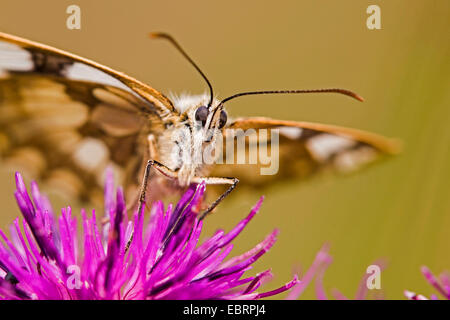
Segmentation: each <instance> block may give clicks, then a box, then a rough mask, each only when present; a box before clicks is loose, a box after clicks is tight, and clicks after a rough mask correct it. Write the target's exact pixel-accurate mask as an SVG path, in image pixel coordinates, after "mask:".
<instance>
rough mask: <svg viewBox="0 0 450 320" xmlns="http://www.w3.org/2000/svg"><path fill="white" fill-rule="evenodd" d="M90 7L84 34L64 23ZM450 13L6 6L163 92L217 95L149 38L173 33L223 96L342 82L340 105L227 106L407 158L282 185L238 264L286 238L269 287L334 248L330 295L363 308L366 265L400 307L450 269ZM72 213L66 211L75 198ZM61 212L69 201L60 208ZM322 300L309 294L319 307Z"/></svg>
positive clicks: (301, 6) (233, 206) (9, 187)
mask: <svg viewBox="0 0 450 320" xmlns="http://www.w3.org/2000/svg"><path fill="white" fill-rule="evenodd" d="M70 4H78V5H79V6H80V7H81V12H82V29H81V30H68V29H67V28H66V18H67V14H66V13H65V10H66V8H67V6H68V5H70ZM370 4H378V5H379V6H380V7H381V19H382V22H381V23H382V30H368V29H367V28H366V18H367V16H368V15H367V14H366V8H367V7H368V5H370ZM449 21H450V2H449V1H446V0H441V1H431V0H430V1H411V0H391V1H387V0H384V1H380V0H372V1H362V0H353V1H312V0H310V1H234V0H233V1H164V2H163V1H98V0H97V1H87V0H84V1H81V0H77V1H43V0H40V1H33V2H32V1H23V0H14V1H8V0H1V6H0V30H1V31H4V32H8V33H11V34H15V35H20V36H23V37H25V38H29V39H32V40H36V41H39V42H42V43H45V44H49V45H52V46H55V47H58V48H61V49H65V50H68V51H71V52H73V53H76V54H79V55H82V56H84V57H87V58H91V59H93V60H96V61H98V62H100V63H103V64H105V65H108V66H110V67H113V68H115V69H117V70H120V71H124V72H126V73H128V74H129V75H131V76H134V77H136V78H138V79H140V80H142V81H144V82H146V83H148V84H150V85H151V86H153V87H154V88H156V89H158V90H161V91H162V92H164V93H168V92H176V93H180V92H182V91H188V92H192V93H199V92H202V91H203V90H204V89H205V84H204V83H203V82H202V80H201V78H200V77H199V75H198V74H196V72H195V71H194V70H193V68H192V67H191V66H190V65H189V64H188V63H187V62H186V61H185V60H183V59H182V58H181V56H180V55H179V54H178V53H177V52H176V51H175V50H174V49H173V48H171V47H170V46H169V45H168V44H167V43H165V42H162V41H151V40H149V39H148V37H147V34H148V32H149V31H167V32H170V33H172V34H173V35H174V36H176V38H177V39H178V40H179V41H180V42H181V43H182V44H183V45H184V47H185V49H186V50H187V51H188V52H189V53H190V54H191V55H192V57H193V58H194V59H195V60H196V61H197V62H198V64H199V65H200V66H201V67H202V68H203V70H204V71H205V73H206V74H207V75H208V77H209V78H210V79H211V81H212V83H213V85H214V88H215V90H216V93H217V94H218V96H219V98H220V97H225V96H228V95H231V94H233V93H236V92H238V91H244V90H254V89H283V88H286V89H292V88H322V87H344V88H348V89H351V90H354V91H356V92H358V93H359V94H361V95H362V96H363V97H364V98H365V99H366V102H365V103H363V104H361V103H358V102H357V101H353V100H351V99H348V98H346V97H342V96H338V95H304V96H260V97H245V98H242V99H237V100H235V101H233V102H232V103H231V102H230V103H229V104H228V106H227V107H228V110H229V112H230V113H231V114H232V115H233V116H242V115H264V116H269V117H274V118H280V119H292V120H306V121H317V122H323V123H330V124H339V125H345V126H350V127H356V128H360V129H365V130H370V131H374V132H377V133H381V134H384V135H387V136H392V137H398V138H400V139H402V140H403V142H404V145H405V147H404V151H403V153H402V154H401V155H399V156H397V157H395V158H392V159H389V160H388V161H385V162H382V163H379V164H377V165H375V166H372V167H371V168H368V169H367V170H364V171H363V172H360V173H358V174H356V175H352V176H349V177H344V178H338V179H325V180H322V179H320V180H318V179H316V180H314V181H312V182H308V183H301V182H295V183H289V184H278V185H274V186H272V187H270V188H269V189H267V190H265V195H266V200H265V202H264V204H263V207H262V210H261V212H260V214H259V215H258V216H257V217H256V218H255V219H254V221H252V223H251V224H250V225H249V226H248V228H247V229H246V230H245V231H244V233H243V234H242V235H241V236H240V237H239V238H238V239H237V241H236V247H235V250H234V251H233V253H239V252H242V251H244V250H246V249H249V248H250V247H252V246H254V245H255V244H256V243H257V242H259V241H261V240H262V239H263V238H264V236H265V235H266V234H267V233H269V232H270V231H271V230H272V229H273V228H275V227H277V228H279V229H280V231H281V233H280V236H279V239H278V242H277V243H276V245H275V247H274V248H273V249H272V250H271V251H270V252H269V253H268V254H266V255H265V256H264V257H263V258H262V259H261V260H260V261H259V262H258V263H257V264H256V265H255V269H254V270H252V272H259V271H262V270H263V269H265V268H267V267H271V268H272V269H273V273H274V274H275V278H274V279H273V280H272V281H271V282H270V283H269V284H268V285H267V286H266V289H272V288H275V287H278V286H280V285H281V284H282V283H284V282H286V281H288V280H289V279H290V278H291V276H292V272H293V270H294V269H298V268H299V266H302V268H303V269H305V268H307V267H308V266H309V265H310V264H311V262H312V260H313V258H314V256H315V253H316V252H317V251H318V250H319V248H320V247H321V245H322V244H323V243H325V242H328V243H330V244H331V253H332V255H333V257H334V261H333V264H332V265H331V266H330V268H329V270H328V271H327V272H326V275H325V279H324V281H325V285H326V289H327V291H328V292H330V289H331V288H338V289H340V290H341V291H342V292H343V293H344V294H346V295H348V296H350V297H352V296H353V295H354V293H355V292H356V289H357V285H358V282H359V281H360V279H361V277H362V275H363V274H364V272H365V270H366V268H367V266H368V265H369V264H371V263H372V262H373V261H374V260H376V259H378V258H385V259H386V260H387V261H388V268H387V269H386V270H385V272H383V274H382V278H381V285H382V288H383V291H384V294H385V296H386V297H387V298H391V299H402V298H403V290H404V289H410V290H413V291H418V292H421V293H424V294H427V295H428V294H430V293H432V292H433V291H434V290H433V289H432V288H431V286H429V285H428V284H427V283H426V282H425V280H424V279H423V277H422V275H421V273H420V271H419V267H420V266H421V265H427V266H429V267H430V268H431V269H432V270H433V271H435V272H437V273H439V272H441V271H444V270H445V269H449V268H450V241H449V238H448V232H449V230H450V200H449V187H450V166H449V160H450V157H449V155H450V153H449V152H450V149H449V146H450V129H449V124H448V123H449V118H450V117H449V116H450V109H449V107H450V104H449V102H450V91H449V83H450V82H449V74H450V73H449V71H450V68H449V66H450V65H449V61H450V60H449V54H450V50H449V49H450V43H449V41H448V31H449V25H450V23H449ZM0 178H1V184H0V186H1V189H0V190H1V192H0V201H1V203H2V210H1V216H0V227H2V228H3V229H5V228H6V226H7V225H8V224H9V223H10V222H11V221H12V219H13V218H14V217H15V216H16V215H17V214H18V210H17V209H16V208H15V204H14V201H13V196H12V192H13V176H12V173H11V172H6V171H5V170H3V171H2V172H1V176H0ZM259 196H260V194H258V193H250V192H246V191H242V192H240V191H239V188H238V191H236V192H235V193H233V195H232V196H231V197H230V198H229V199H227V200H226V201H224V203H223V204H222V206H221V208H219V210H218V211H217V212H216V214H215V215H214V216H212V217H210V218H209V219H208V220H207V223H206V228H205V229H206V230H205V233H204V235H206V234H211V233H212V232H213V231H214V230H215V229H216V228H218V227H221V228H224V229H226V230H229V228H231V227H232V226H233V225H234V224H235V223H237V222H238V220H239V219H241V218H242V217H243V216H244V215H246V214H247V212H248V211H249V210H250V207H251V206H252V205H253V204H254V203H255V202H256V201H257V199H258V197H259ZM65 202H67V201H65ZM57 203H58V204H62V202H61V201H59V202H57ZM313 297H314V290H313V288H309V290H308V291H307V292H306V293H305V294H304V295H303V298H313Z"/></svg>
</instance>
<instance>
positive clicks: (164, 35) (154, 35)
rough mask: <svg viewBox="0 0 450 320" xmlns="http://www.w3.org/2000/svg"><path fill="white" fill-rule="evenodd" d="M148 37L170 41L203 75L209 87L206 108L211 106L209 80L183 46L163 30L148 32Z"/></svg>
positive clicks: (211, 92) (211, 89)
mask: <svg viewBox="0 0 450 320" xmlns="http://www.w3.org/2000/svg"><path fill="white" fill-rule="evenodd" d="M150 37H151V38H161V39H165V40H168V41H169V42H170V43H172V44H173V46H174V47H175V48H177V50H178V51H179V52H180V53H181V54H182V55H183V56H184V57H185V58H186V59H187V60H188V61H189V62H190V63H191V65H192V66H193V67H194V68H195V69H196V70H197V71H198V73H200V75H201V76H202V77H203V79H204V80H205V81H206V83H207V85H208V87H209V103H208V108H210V107H211V105H212V102H213V96H214V95H213V88H212V85H211V83H210V82H209V80H208V78H207V77H206V76H205V74H204V73H203V72H202V70H200V68H199V67H198V66H197V64H196V63H195V62H194V60H192V59H191V58H190V57H189V56H188V54H187V53H186V51H184V50H183V48H182V47H181V46H180V45H179V44H178V42H177V41H175V39H174V38H173V37H172V36H171V35H170V34H167V33H164V32H151V33H150Z"/></svg>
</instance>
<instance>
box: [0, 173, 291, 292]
mask: <svg viewBox="0 0 450 320" xmlns="http://www.w3.org/2000/svg"><path fill="white" fill-rule="evenodd" d="M16 187H17V190H16V192H15V197H16V200H17V204H18V206H19V208H20V211H21V212H22V214H23V217H24V219H23V220H22V221H20V220H19V218H17V219H15V220H14V223H13V224H12V225H11V226H10V237H9V238H8V237H7V236H6V234H5V233H3V232H2V231H0V236H1V238H2V239H3V242H0V243H1V245H0V299H260V298H264V297H269V296H273V295H276V294H278V293H280V292H283V291H286V290H289V289H290V288H291V287H293V286H294V285H296V284H297V283H298V280H297V277H296V276H295V277H294V279H293V280H292V281H290V282H288V283H286V284H285V285H283V286H282V287H280V288H278V289H276V290H273V291H269V292H262V293H260V292H258V291H257V290H258V289H259V287H260V286H261V284H263V283H264V282H266V281H267V280H268V279H270V278H271V272H270V270H266V271H263V272H261V273H259V274H257V275H255V276H249V277H244V273H246V272H247V271H248V270H249V269H251V268H252V264H253V263H254V262H255V261H256V260H258V259H259V258H260V257H261V256H262V255H263V254H264V253H266V252H267V251H268V250H269V249H270V248H271V247H272V245H273V244H274V242H275V240H276V236H277V233H278V231H277V230H274V231H273V232H272V233H271V234H269V235H268V236H267V237H266V238H265V239H264V240H263V241H262V242H261V243H259V244H258V245H257V246H256V247H254V248H253V249H251V250H249V251H248V252H245V253H244V254H241V255H239V256H235V257H232V258H229V259H227V260H226V258H227V257H228V255H229V254H230V251H231V249H232V241H233V240H234V239H235V238H236V237H237V236H238V235H239V234H240V233H241V231H242V230H243V229H244V228H245V227H246V225H247V224H248V223H249V221H250V220H251V219H252V218H253V217H254V216H255V214H256V213H257V211H258V210H259V208H260V206H261V203H262V198H261V199H260V200H259V201H258V203H257V204H256V205H255V206H254V207H253V209H252V210H251V212H250V213H249V215H248V216H247V217H246V218H244V219H243V220H242V221H240V222H239V223H238V224H237V225H236V226H235V227H234V228H233V229H232V230H231V231H230V232H228V233H225V232H224V231H223V230H219V231H217V232H216V233H215V234H214V235H213V236H212V237H210V238H208V239H207V240H205V241H204V242H203V243H201V244H200V243H199V236H200V233H201V230H202V224H203V221H201V220H199V219H198V216H197V212H198V208H199V205H200V202H201V199H202V196H203V193H204V191H205V185H204V184H200V185H197V186H192V187H191V188H189V189H188V190H187V192H186V193H185V194H184V195H183V196H182V197H181V199H180V201H179V202H178V204H177V205H176V206H175V208H173V207H172V206H171V205H169V206H168V208H167V209H164V206H163V204H162V202H156V203H154V204H153V205H152V207H151V210H150V217H149V219H148V221H144V214H143V213H144V207H143V208H142V210H141V212H137V211H136V212H135V213H134V217H133V219H131V220H129V219H128V216H127V214H126V209H125V208H126V206H125V200H124V196H123V192H122V190H121V189H120V188H119V189H118V190H117V191H116V192H115V191H114V182H113V179H112V175H111V174H107V178H106V184H105V215H106V217H105V218H106V219H105V218H103V219H101V220H102V221H104V222H103V223H100V222H99V219H97V217H96V214H95V211H93V212H92V215H91V216H88V215H87V213H86V212H85V211H82V212H81V226H82V227H81V229H82V232H80V233H78V231H77V229H78V222H77V218H76V217H74V216H73V215H72V212H71V208H70V207H67V208H63V209H62V210H61V215H60V216H59V217H56V216H55V215H54V213H53V210H52V208H51V206H50V203H49V201H48V200H47V198H46V197H45V196H44V195H43V194H41V192H40V191H39V188H38V186H37V184H36V183H34V182H33V183H32V184H31V192H30V193H28V191H27V189H26V187H25V184H24V181H23V179H22V177H21V175H20V174H19V173H17V174H16ZM30 195H31V196H30ZM105 221H106V222H105Z"/></svg>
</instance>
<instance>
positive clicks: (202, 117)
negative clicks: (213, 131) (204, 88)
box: [195, 106, 209, 126]
mask: <svg viewBox="0 0 450 320" xmlns="http://www.w3.org/2000/svg"><path fill="white" fill-rule="evenodd" d="M208 113H209V111H208V108H207V107H205V106H201V107H199V108H198V109H197V111H195V121H200V122H201V123H202V126H205V123H206V119H207V118H208Z"/></svg>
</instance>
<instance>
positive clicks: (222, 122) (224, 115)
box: [219, 110, 228, 129]
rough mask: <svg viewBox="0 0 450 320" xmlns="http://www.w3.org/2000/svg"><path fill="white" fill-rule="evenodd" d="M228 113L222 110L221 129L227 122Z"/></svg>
mask: <svg viewBox="0 0 450 320" xmlns="http://www.w3.org/2000/svg"><path fill="white" fill-rule="evenodd" d="M227 118H228V116H227V113H226V112H225V111H223V110H222V111H220V118H219V129H222V128H223V127H224V126H225V124H226V123H227Z"/></svg>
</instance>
